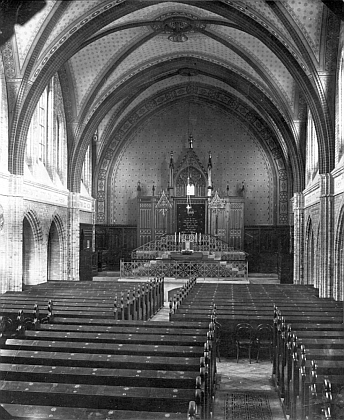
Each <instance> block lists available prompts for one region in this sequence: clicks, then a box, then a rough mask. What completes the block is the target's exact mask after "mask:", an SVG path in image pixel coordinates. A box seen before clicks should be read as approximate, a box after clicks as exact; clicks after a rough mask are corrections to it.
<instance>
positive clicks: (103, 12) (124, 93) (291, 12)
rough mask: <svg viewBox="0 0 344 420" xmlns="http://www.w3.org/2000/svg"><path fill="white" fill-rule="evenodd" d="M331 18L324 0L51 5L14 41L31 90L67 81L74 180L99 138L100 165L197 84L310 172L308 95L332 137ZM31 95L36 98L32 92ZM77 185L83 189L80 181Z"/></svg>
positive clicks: (323, 136) (89, 0)
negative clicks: (53, 79)
mask: <svg viewBox="0 0 344 420" xmlns="http://www.w3.org/2000/svg"><path fill="white" fill-rule="evenodd" d="M328 13H330V12H329V10H328V8H327V7H326V6H324V4H323V2H322V1H321V0H278V1H273V0H271V1H270V0H269V1H267V0H219V1H197V0H193V1H192V0H190V1H188V0H184V1H183V0H180V1H175V2H173V1H164V0H162V1H151V0H146V1H137V2H136V1H129V0H83V1H76V0H72V1H63V2H61V1H54V0H47V1H46V6H45V8H44V9H43V10H42V11H41V12H40V13H37V15H36V16H35V17H34V18H33V19H32V20H31V21H29V22H28V23H27V24H25V25H23V27H21V28H19V27H17V28H15V37H14V40H13V42H15V43H16V51H17V52H18V56H19V68H20V67H21V66H23V64H25V63H28V66H29V68H28V70H27V73H26V75H27V79H28V81H29V83H30V84H31V86H33V87H35V86H36V85H39V84H40V83H43V82H41V80H45V79H44V77H45V75H48V74H49V72H53V69H54V71H55V73H56V72H60V73H59V74H60V77H62V73H63V74H64V83H63V95H64V97H65V98H68V101H65V102H66V103H67V102H68V104H69V107H70V109H73V110H74V111H73V116H72V118H69V120H70V121H71V122H72V124H73V129H72V130H70V133H72V134H71V135H72V136H74V137H75V138H73V139H72V140H71V141H70V144H72V145H73V150H72V151H71V156H72V159H74V160H73V161H72V162H71V168H72V170H74V169H73V168H74V166H75V165H76V166H77V167H78V169H76V170H75V173H73V174H72V177H74V176H75V177H76V178H77V176H78V175H77V173H78V171H79V173H80V172H81V169H80V168H81V166H82V162H83V159H84V155H83V154H84V153H85V150H87V142H89V141H90V138H92V136H93V133H94V132H96V131H98V133H99V137H98V141H100V138H101V141H100V144H99V147H98V153H97V156H98V158H99V162H98V163H99V165H101V164H102V163H101V161H102V159H103V156H104V154H106V150H107V148H108V147H109V148H111V142H112V140H113V139H112V137H111V136H112V134H111V133H112V132H113V131H114V129H115V127H118V126H120V125H121V123H122V122H123V121H124V119H125V118H127V116H128V115H129V114H130V113H131V112H132V111H133V110H134V109H139V107H140V103H142V104H143V103H148V102H149V99H150V97H155V96H156V95H157V94H159V92H160V91H161V92H162V91H165V90H168V89H169V88H173V87H174V86H177V85H179V84H184V85H187V84H188V83H192V82H194V81H195V82H197V83H200V84H202V85H205V86H210V87H213V88H219V89H221V91H224V92H229V93H230V94H231V96H236V97H237V98H239V99H240V101H242V102H243V103H245V104H247V106H248V108H250V109H252V110H255V112H257V113H258V114H260V116H261V118H262V120H265V121H267V123H268V124H270V127H271V130H272V131H273V132H274V133H275V136H276V138H280V139H281V140H280V143H281V148H282V149H283V150H284V153H285V156H286V157H287V159H294V161H293V162H286V163H287V165H289V166H290V167H291V168H299V169H298V170H300V171H302V162H301V159H302V156H301V157H300V156H299V153H298V151H297V148H298V145H299V139H298V138H297V137H296V136H297V134H298V133H299V132H300V131H299V127H300V100H299V98H300V97H301V98H302V100H304V101H306V103H307V106H308V108H309V109H311V110H312V112H313V113H314V121H315V124H316V126H317V132H318V138H319V142H324V146H325V143H326V141H327V139H328V138H330V137H331V135H332V133H331V127H330V121H331V119H330V117H329V111H328V109H329V108H326V106H327V105H326V96H325V95H326V94H325V95H324V92H323V90H322V87H321V78H322V79H324V77H323V76H324V71H325V70H326V67H325V64H323V62H322V61H321V60H319V54H320V52H321V51H322V52H323V53H324V54H325V49H326V48H327V45H329V43H328V38H327V39H326V37H325V36H324V33H322V30H321V28H324V27H325V28H326V25H323V23H324V21H325V20H326V19H327V16H328ZM45 29H46V31H45V32H44V30H45ZM43 33H44V36H43V35H42V34H43ZM35 48H36V50H35V60H32V61H31V62H30V60H28V57H29V54H30V52H32V51H33V50H34V49H35ZM6 54H8V55H10V52H8V51H6ZM327 56H329V55H327ZM52 64H53V65H52ZM314 64H316V65H315V66H314ZM6 65H7V64H6V63H5V71H6ZM30 66H31V67H30ZM321 66H324V68H321ZM327 68H330V67H329V66H328V67H327ZM66 69H68V71H66ZM180 72H184V76H182V75H181V74H180ZM188 73H190V77H185V75H186V76H187V75H188ZM17 74H19V73H18V71H17ZM66 75H67V76H66ZM25 92H26V93H25V94H27V95H28V98H29V97H30V89H26V90H25ZM300 92H301V93H300ZM28 100H29V99H28ZM35 100H36V101H37V99H35ZM201 100H202V99H200V101H201ZM71 101H72V102H73V104H72V106H71V105H70V102H71ZM20 111H21V110H20ZM20 111H19V112H18V113H17V114H18V120H19V119H20V117H21V116H20ZM23 112H24V113H25V112H26V109H24V111H23ZM22 124H23V126H25V125H28V124H27V123H26V122H23V123H22ZM18 133H21V131H20V130H18ZM16 135H17V134H16ZM20 135H21V134H18V137H19V136H20ZM23 137H24V136H23ZM22 141H23V140H22ZM324 146H323V147H324ZM329 164H330V163H329V162H327V161H326V162H324V165H329ZM293 170H294V169H293ZM295 170H296V169H295ZM321 170H322V169H321ZM299 176H300V175H299V174H294V175H293V177H294V180H295V179H297V178H298V177H299ZM70 182H71V185H70V187H71V188H72V189H74V188H78V187H77V184H78V181H77V180H76V179H75V180H74V179H73V180H71V181H70Z"/></svg>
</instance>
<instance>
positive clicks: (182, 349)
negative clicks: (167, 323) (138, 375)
mask: <svg viewBox="0 0 344 420" xmlns="http://www.w3.org/2000/svg"><path fill="white" fill-rule="evenodd" d="M65 338H68V336H66V337H65ZM6 349H12V350H15V349H17V350H19V349H21V350H31V351H48V350H49V351H52V352H65V351H66V349H68V351H70V352H71V353H95V354H99V355H100V354H108V355H141V356H151V355H154V354H159V355H160V356H162V357H181V356H185V357H198V358H199V357H202V356H203V354H204V349H203V347H201V346H177V345H175V346H170V345H164V344H161V343H160V344H159V345H146V344H115V343H101V344H100V343H95V342H75V341H51V340H29V339H15V338H9V339H7V340H6Z"/></svg>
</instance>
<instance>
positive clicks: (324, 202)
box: [318, 174, 334, 298]
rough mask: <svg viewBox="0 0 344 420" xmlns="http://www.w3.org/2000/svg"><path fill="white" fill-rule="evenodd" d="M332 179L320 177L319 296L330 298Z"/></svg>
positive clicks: (331, 284) (332, 241)
mask: <svg viewBox="0 0 344 420" xmlns="http://www.w3.org/2000/svg"><path fill="white" fill-rule="evenodd" d="M333 218H334V206H333V179H332V176H331V174H321V175H320V238H319V241H320V248H319V251H320V252H319V258H320V261H319V265H318V266H319V296H320V297H323V298H328V297H332V292H333V290H332V289H333V255H334V250H333V243H334V232H333V229H334V225H333Z"/></svg>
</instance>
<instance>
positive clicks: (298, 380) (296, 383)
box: [273, 308, 344, 420]
mask: <svg viewBox="0 0 344 420" xmlns="http://www.w3.org/2000/svg"><path fill="white" fill-rule="evenodd" d="M302 321H303V318H302V317H300V319H299V321H298V322H297V323H295V325H296V329H297V333H296V332H294V329H293V330H292V326H291V325H290V324H288V325H286V322H285V320H284V317H282V316H281V312H280V311H279V310H278V309H277V308H275V314H274V347H275V358H274V371H273V372H274V375H275V380H276V385H277V387H278V390H279V392H280V395H281V397H282V398H284V408H285V412H286V413H287V414H288V415H290V419H291V420H296V419H305V418H306V416H307V414H308V406H309V399H308V395H309V389H310V387H311V379H310V378H311V370H312V363H311V360H316V361H317V362H316V363H317V365H318V366H319V372H320V374H321V375H342V373H344V350H343V349H344V337H343V325H342V324H337V326H336V329H337V330H333V329H332V330H330V331H323V329H319V325H320V324H316V325H313V324H312V323H311V322H308V320H306V322H305V323H302ZM327 321H328V316H325V315H324V319H323V322H325V323H326V322H327ZM292 325H294V324H292ZM323 325H326V324H323ZM330 325H332V326H333V325H335V324H330ZM305 326H306V328H305ZM312 330H313V331H312ZM311 333H312V334H311ZM313 388H314V387H313ZM313 392H314V389H313Z"/></svg>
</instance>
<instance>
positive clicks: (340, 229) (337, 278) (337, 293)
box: [332, 205, 344, 300]
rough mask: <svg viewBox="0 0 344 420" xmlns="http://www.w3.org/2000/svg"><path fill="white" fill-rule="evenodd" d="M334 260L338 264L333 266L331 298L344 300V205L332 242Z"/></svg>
mask: <svg viewBox="0 0 344 420" xmlns="http://www.w3.org/2000/svg"><path fill="white" fill-rule="evenodd" d="M334 260H335V261H338V264H335V266H334V271H335V272H334V285H333V296H332V297H333V298H334V299H336V300H344V205H343V206H342V208H341V211H340V213H339V218H338V223H337V229H336V234H335V242H334Z"/></svg>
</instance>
